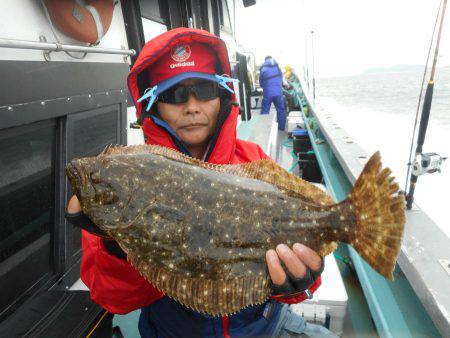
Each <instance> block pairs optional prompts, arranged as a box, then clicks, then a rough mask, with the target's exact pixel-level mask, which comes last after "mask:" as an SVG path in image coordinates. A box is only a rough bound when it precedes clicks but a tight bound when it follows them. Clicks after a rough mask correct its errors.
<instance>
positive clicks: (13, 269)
mask: <svg viewBox="0 0 450 338" xmlns="http://www.w3.org/2000/svg"><path fill="white" fill-rule="evenodd" d="M55 130H56V124H55V123H53V122H52V121H49V122H45V123H35V124H31V125H27V126H20V127H14V128H10V129H5V130H2V131H0V173H1V175H0V215H1V217H0V290H1V294H2V296H1V297H0V313H2V312H3V311H4V310H5V309H6V308H7V307H8V306H9V305H11V304H12V303H13V302H14V301H16V300H18V299H19V298H20V297H21V296H22V295H24V294H25V292H26V291H27V290H30V289H31V288H32V287H33V286H35V285H37V284H39V283H38V282H39V281H40V280H42V279H43V277H44V276H45V275H47V273H49V272H51V270H52V268H51V255H52V252H53V250H52V236H51V234H52V232H53V228H54V206H55V189H54V181H55V178H54V177H55V138H56V132H55Z"/></svg>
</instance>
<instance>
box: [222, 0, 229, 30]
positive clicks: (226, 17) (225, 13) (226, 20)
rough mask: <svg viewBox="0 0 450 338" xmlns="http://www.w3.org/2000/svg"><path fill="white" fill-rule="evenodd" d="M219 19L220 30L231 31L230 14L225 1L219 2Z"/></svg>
mask: <svg viewBox="0 0 450 338" xmlns="http://www.w3.org/2000/svg"><path fill="white" fill-rule="evenodd" d="M219 18H220V25H221V26H223V27H222V28H226V29H227V30H229V31H231V21H230V12H229V9H228V3H227V0H219Z"/></svg>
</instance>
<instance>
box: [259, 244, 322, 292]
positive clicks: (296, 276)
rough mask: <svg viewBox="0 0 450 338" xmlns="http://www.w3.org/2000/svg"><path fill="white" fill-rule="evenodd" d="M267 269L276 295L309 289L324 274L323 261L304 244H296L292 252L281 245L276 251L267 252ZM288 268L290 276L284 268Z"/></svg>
mask: <svg viewBox="0 0 450 338" xmlns="http://www.w3.org/2000/svg"><path fill="white" fill-rule="evenodd" d="M266 261H267V267H268V269H269V275H270V278H271V279H272V283H273V285H274V286H275V288H274V289H279V290H275V291H278V292H276V293H283V294H286V295H289V293H292V294H294V293H296V292H301V291H304V290H305V289H307V288H309V286H311V284H313V283H314V280H315V279H316V278H317V276H318V275H320V273H321V272H322V269H323V260H322V258H321V257H320V256H319V255H318V254H317V253H316V252H314V251H313V250H312V249H310V248H308V247H307V246H305V245H303V244H299V243H296V244H294V245H293V247H292V250H291V249H290V248H289V247H288V246H287V245H285V244H279V245H278V246H277V248H276V251H275V250H268V251H267V252H266ZM282 264H284V266H285V267H286V269H287V271H288V274H289V276H288V274H287V273H286V271H285V269H284V268H283V266H282Z"/></svg>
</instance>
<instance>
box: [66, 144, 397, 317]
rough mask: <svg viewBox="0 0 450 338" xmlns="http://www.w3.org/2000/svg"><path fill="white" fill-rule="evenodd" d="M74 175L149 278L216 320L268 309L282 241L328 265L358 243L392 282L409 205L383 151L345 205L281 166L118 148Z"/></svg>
mask: <svg viewBox="0 0 450 338" xmlns="http://www.w3.org/2000/svg"><path fill="white" fill-rule="evenodd" d="M66 174H67V176H68V178H69V180H70V183H71V184H72V187H73V190H74V192H75V194H76V195H77V197H78V199H79V200H80V203H81V207H82V210H83V212H84V213H85V214H86V215H88V216H89V217H90V219H91V220H92V221H93V222H94V223H95V224H96V225H97V226H98V227H100V228H101V229H103V230H104V231H105V232H106V233H108V234H109V235H110V236H112V237H113V238H114V239H115V240H116V241H117V242H118V243H119V245H120V247H121V248H122V249H123V250H124V251H125V252H126V254H127V259H128V260H129V261H130V263H131V264H132V265H133V266H134V267H135V268H136V269H137V270H138V271H139V272H140V273H141V274H142V276H144V277H145V278H146V279H147V280H148V281H149V282H150V283H152V284H153V285H155V286H156V287H157V288H159V289H160V290H162V291H163V292H164V293H165V294H166V295H168V296H170V297H172V298H173V299H175V300H177V301H179V302H180V303H182V304H184V305H185V306H187V307H189V308H191V309H193V310H195V311H198V312H202V313H205V314H208V315H214V316H215V315H224V314H232V313H235V312H237V311H239V310H240V309H243V308H245V307H247V306H250V305H254V304H260V303H262V302H264V301H266V300H267V299H268V298H269V297H270V295H271V288H270V283H269V276H268V272H267V268H266V262H265V252H266V251H267V250H268V249H271V248H272V249H273V248H275V247H276V246H277V245H278V244H280V243H286V244H288V245H289V244H294V243H295V242H300V243H303V244H305V245H307V246H309V247H310V248H312V249H313V250H315V251H317V252H318V253H319V254H320V255H322V256H325V255H327V254H329V253H331V252H332V251H333V250H334V249H335V248H336V242H337V241H340V242H344V243H348V244H351V245H352V246H353V247H354V248H355V249H356V250H357V251H358V253H359V254H360V255H361V256H362V257H363V258H364V259H365V260H366V261H367V263H368V264H370V265H371V266H372V267H373V268H374V269H375V270H376V271H377V272H379V273H380V274H381V275H383V276H385V277H386V278H389V279H392V272H393V270H394V267H395V261H396V258H397V255H398V253H399V250H400V244H401V238H402V234H403V229H404V223H405V211H404V198H403V196H401V195H399V194H398V189H399V186H398V184H397V183H395V182H394V179H393V177H392V176H391V171H390V170H389V169H387V168H385V169H382V166H381V162H380V155H379V153H375V154H374V155H373V156H372V157H371V158H370V159H369V161H368V162H367V164H366V166H365V168H364V170H363V171H362V173H361V175H360V177H359V178H358V180H357V181H356V183H355V185H354V188H353V190H352V191H351V193H350V194H349V195H348V197H347V199H345V200H344V201H342V202H340V203H334V202H333V200H332V199H331V198H330V197H329V196H328V195H326V193H324V192H323V191H322V190H320V189H319V188H317V187H315V186H314V185H312V184H310V183H308V182H306V181H304V180H302V179H300V178H299V177H297V176H294V175H292V174H290V173H288V172H287V171H285V170H284V169H283V168H281V167H280V166H279V165H278V164H276V163H275V162H273V161H272V160H268V159H264V160H260V161H256V162H251V163H246V164H237V165H215V164H211V163H205V162H202V161H200V160H197V159H193V158H191V157H188V156H186V155H183V154H181V153H179V152H177V151H174V150H171V149H168V148H164V147H161V146H151V145H138V146H128V147H111V148H109V149H106V150H105V151H104V152H103V153H102V154H100V155H99V156H97V157H88V158H80V159H74V160H72V161H71V162H70V163H69V164H68V165H67V167H66Z"/></svg>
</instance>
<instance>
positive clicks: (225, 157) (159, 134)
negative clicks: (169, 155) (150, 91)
mask: <svg viewBox="0 0 450 338" xmlns="http://www.w3.org/2000/svg"><path fill="white" fill-rule="evenodd" d="M192 42H201V43H204V44H206V45H208V46H209V47H211V48H212V49H213V50H214V51H215V53H216V54H217V66H216V68H217V69H218V71H220V73H219V75H223V74H225V75H230V74H231V68H230V62H229V59H228V52H227V48H226V45H225V43H224V42H223V40H221V39H220V38H218V37H217V36H215V35H213V34H211V33H209V32H207V31H204V30H200V29H193V28H176V29H173V30H170V31H168V32H166V33H163V34H161V35H159V36H157V37H155V38H154V39H152V40H150V41H149V42H147V43H146V44H145V46H144V47H143V49H142V51H141V53H140V54H139V56H138V58H137V60H136V62H135V64H134V65H133V67H132V69H131V71H130V73H129V74H128V79H127V83H128V89H129V91H130V94H131V97H132V98H133V101H134V105H135V106H136V118H137V119H139V118H140V117H141V115H142V113H143V105H142V103H139V102H137V101H138V99H139V98H140V97H141V96H142V95H143V94H144V91H145V89H146V88H148V87H149V79H150V77H151V76H152V75H151V74H149V71H148V67H149V66H150V65H152V64H153V63H155V62H156V61H157V60H158V58H159V57H160V56H162V55H164V54H165V53H166V52H167V51H169V50H171V49H172V48H173V47H174V46H175V45H178V44H180V43H185V44H189V43H192ZM230 87H231V88H232V89H233V87H232V84H230ZM231 101H232V102H235V101H236V97H235V95H234V94H231ZM221 114H223V115H222V116H221V118H219V120H218V123H219V124H220V128H218V130H216V132H215V135H214V136H213V139H212V144H211V145H210V149H209V151H208V156H207V158H206V160H207V161H208V162H211V163H230V162H231V160H232V157H233V156H234V152H235V148H236V125H237V117H238V115H239V107H238V106H236V105H231V106H230V107H229V109H227V110H226V111H223V112H221ZM142 130H143V132H144V137H145V140H146V143H147V144H158V145H163V146H166V147H169V148H172V149H177V150H182V149H181V148H180V145H179V144H178V142H177V139H176V137H174V135H173V132H172V131H171V130H170V128H168V126H167V125H164V123H158V121H157V119H154V118H152V119H150V118H146V119H144V121H143V125H142Z"/></svg>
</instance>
